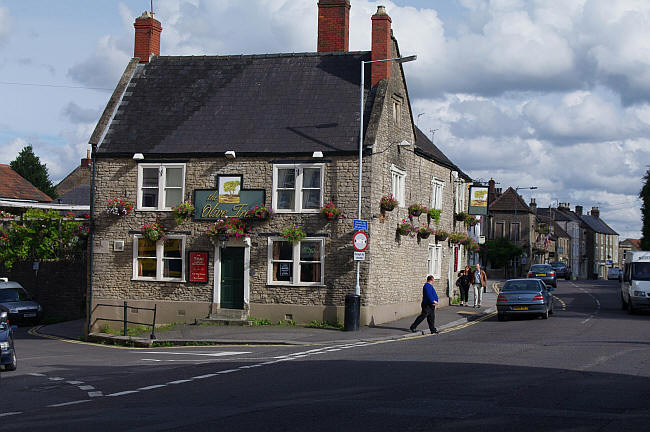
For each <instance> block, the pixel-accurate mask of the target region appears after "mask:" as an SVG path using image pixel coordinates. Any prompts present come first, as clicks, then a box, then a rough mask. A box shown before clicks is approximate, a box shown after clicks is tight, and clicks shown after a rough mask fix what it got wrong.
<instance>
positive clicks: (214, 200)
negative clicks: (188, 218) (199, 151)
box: [194, 174, 266, 220]
mask: <svg viewBox="0 0 650 432" xmlns="http://www.w3.org/2000/svg"><path fill="white" fill-rule="evenodd" d="M265 201H266V194H265V191H264V189H244V188H243V179H242V175H241V174H228V175H219V176H217V189H195V190H194V219H195V220H218V219H222V218H225V217H238V218H243V217H244V216H246V212H247V211H248V210H250V209H252V208H253V207H255V206H256V205H263V204H264V203H265Z"/></svg>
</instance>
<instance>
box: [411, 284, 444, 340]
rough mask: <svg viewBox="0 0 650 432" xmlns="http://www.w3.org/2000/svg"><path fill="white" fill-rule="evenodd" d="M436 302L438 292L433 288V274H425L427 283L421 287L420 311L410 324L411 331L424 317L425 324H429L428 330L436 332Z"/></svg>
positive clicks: (413, 330)
mask: <svg viewBox="0 0 650 432" xmlns="http://www.w3.org/2000/svg"><path fill="white" fill-rule="evenodd" d="M437 304H438V294H437V293H436V290H435V289H434V288H433V276H431V275H429V276H427V283H425V284H424V286H423V287H422V303H421V306H422V313H420V315H418V317H417V318H416V319H415V321H413V324H411V327H410V330H411V331H412V332H415V331H416V328H417V326H418V325H420V323H421V322H422V321H423V320H424V319H425V318H426V319H427V324H429V330H431V333H433V334H436V333H438V330H437V329H436V325H435V321H436V305H437Z"/></svg>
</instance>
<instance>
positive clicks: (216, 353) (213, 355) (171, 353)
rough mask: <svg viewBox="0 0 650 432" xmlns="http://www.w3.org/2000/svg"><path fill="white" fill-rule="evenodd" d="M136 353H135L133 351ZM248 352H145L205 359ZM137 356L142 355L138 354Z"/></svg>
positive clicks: (247, 352)
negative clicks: (203, 357)
mask: <svg viewBox="0 0 650 432" xmlns="http://www.w3.org/2000/svg"><path fill="white" fill-rule="evenodd" d="M135 352H137V351H135ZM250 353H251V352H250V351H219V352H213V353H202V352H173V351H147V354H166V355H195V356H207V357H223V356H233V355H242V354H250ZM138 354H142V353H141V352H138Z"/></svg>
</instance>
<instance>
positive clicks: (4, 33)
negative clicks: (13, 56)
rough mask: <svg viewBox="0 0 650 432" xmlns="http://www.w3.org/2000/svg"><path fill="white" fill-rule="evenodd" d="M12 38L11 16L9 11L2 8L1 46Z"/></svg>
mask: <svg viewBox="0 0 650 432" xmlns="http://www.w3.org/2000/svg"><path fill="white" fill-rule="evenodd" d="M10 36H11V15H10V14H9V9H8V8H6V7H0V46H2V45H3V44H4V43H5V42H7V41H8V40H9V37H10Z"/></svg>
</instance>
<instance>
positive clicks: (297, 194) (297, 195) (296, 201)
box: [271, 163, 325, 213]
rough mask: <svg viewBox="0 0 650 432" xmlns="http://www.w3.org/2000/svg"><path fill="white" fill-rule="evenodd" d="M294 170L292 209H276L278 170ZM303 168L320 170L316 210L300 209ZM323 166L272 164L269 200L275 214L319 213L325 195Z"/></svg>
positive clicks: (319, 164)
mask: <svg viewBox="0 0 650 432" xmlns="http://www.w3.org/2000/svg"><path fill="white" fill-rule="evenodd" d="M290 168H293V169H295V170H296V175H295V179H296V182H295V186H296V187H295V191H294V197H293V209H280V208H278V190H277V186H278V170H279V169H290ZM305 168H318V169H320V205H319V207H318V208H317V209H303V208H302V176H303V171H304V169H305ZM324 189H325V164H323V163H316V164H307V163H304V164H274V165H273V192H272V198H271V206H272V208H273V211H274V212H275V213H319V212H320V208H321V207H322V206H323V196H324V195H325V191H324Z"/></svg>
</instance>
